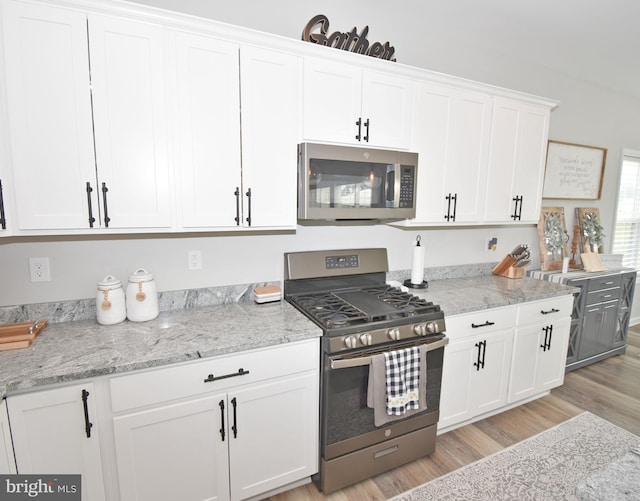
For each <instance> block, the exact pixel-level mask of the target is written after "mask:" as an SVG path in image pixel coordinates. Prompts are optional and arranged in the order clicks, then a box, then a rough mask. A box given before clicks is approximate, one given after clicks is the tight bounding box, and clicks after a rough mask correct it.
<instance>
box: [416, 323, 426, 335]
mask: <svg viewBox="0 0 640 501" xmlns="http://www.w3.org/2000/svg"><path fill="white" fill-rule="evenodd" d="M425 325H426V324H416V325H414V326H413V332H414V333H415V334H416V336H426V335H427V328H426V327H425Z"/></svg>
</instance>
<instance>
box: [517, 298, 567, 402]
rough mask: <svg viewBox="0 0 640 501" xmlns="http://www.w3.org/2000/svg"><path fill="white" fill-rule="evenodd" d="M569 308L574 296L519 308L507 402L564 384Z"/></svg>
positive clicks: (528, 304) (537, 302) (538, 302)
mask: <svg viewBox="0 0 640 501" xmlns="http://www.w3.org/2000/svg"><path fill="white" fill-rule="evenodd" d="M572 309H573V296H563V297H559V298H554V299H548V300H544V301H536V302H533V303H526V304H525V305H522V306H519V307H518V327H517V329H516V332H515V337H514V343H513V359H512V362H511V376H510V383H509V403H512V402H517V401H519V400H522V399H525V398H528V397H531V396H533V395H536V394H538V393H541V392H544V391H548V390H550V389H551V388H555V387H556V386H560V385H561V384H562V383H563V381H564V374H565V363H566V359H567V346H568V343H569V330H570V327H571V312H572Z"/></svg>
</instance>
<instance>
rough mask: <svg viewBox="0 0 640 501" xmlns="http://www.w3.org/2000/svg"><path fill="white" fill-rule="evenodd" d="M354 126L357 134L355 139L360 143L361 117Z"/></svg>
mask: <svg viewBox="0 0 640 501" xmlns="http://www.w3.org/2000/svg"><path fill="white" fill-rule="evenodd" d="M356 125H357V126H358V134H357V135H356V139H357V140H358V141H360V140H361V138H362V117H359V118H358V121H357V122H356Z"/></svg>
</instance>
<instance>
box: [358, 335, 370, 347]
mask: <svg viewBox="0 0 640 501" xmlns="http://www.w3.org/2000/svg"><path fill="white" fill-rule="evenodd" d="M371 341H372V339H371V334H368V333H367V334H360V342H361V343H362V344H364V345H365V346H371Z"/></svg>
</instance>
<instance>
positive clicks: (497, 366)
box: [438, 307, 515, 429]
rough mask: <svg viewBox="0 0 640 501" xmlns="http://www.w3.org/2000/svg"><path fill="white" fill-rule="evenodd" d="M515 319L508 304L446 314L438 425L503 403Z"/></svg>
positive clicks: (477, 413)
mask: <svg viewBox="0 0 640 501" xmlns="http://www.w3.org/2000/svg"><path fill="white" fill-rule="evenodd" d="M514 321H515V308H511V307H508V308H498V309H491V310H485V311H482V312H477V313H473V314H465V315H456V316H452V317H449V318H447V335H448V337H449V339H450V342H449V345H448V346H447V348H446V349H445V358H444V365H443V372H442V391H441V397H440V420H439V422H438V427H439V428H440V429H444V428H447V427H450V426H453V425H456V424H459V423H462V422H465V421H468V420H471V419H473V418H474V417H476V416H479V415H481V414H484V413H487V412H490V411H493V410H495V409H499V408H500V407H503V406H504V405H505V404H506V402H507V392H508V384H509V369H510V366H511V353H512V345H513V326H514Z"/></svg>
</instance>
